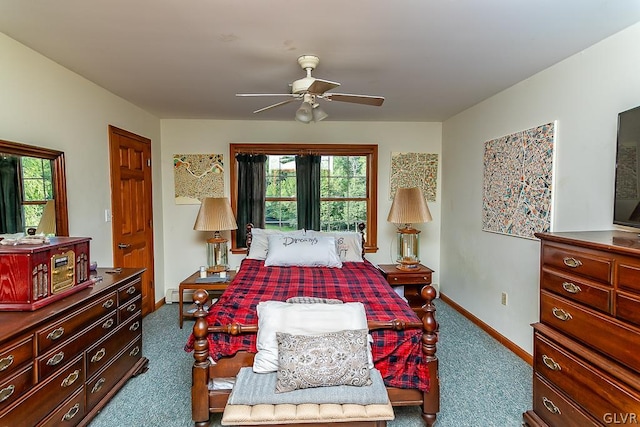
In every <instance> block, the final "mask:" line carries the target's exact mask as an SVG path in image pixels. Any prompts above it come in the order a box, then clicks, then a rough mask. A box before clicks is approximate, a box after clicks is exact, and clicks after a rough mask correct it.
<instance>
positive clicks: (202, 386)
mask: <svg viewBox="0 0 640 427" xmlns="http://www.w3.org/2000/svg"><path fill="white" fill-rule="evenodd" d="M208 300H209V294H208V293H207V291H205V290H203V289H198V290H197V291H195V292H194V293H193V301H194V302H195V304H196V307H197V308H196V311H195V313H194V314H193V315H194V317H195V318H196V323H195V325H193V335H194V337H195V341H194V344H193V358H194V359H195V360H194V362H193V368H192V374H191V375H192V378H193V379H192V381H193V383H192V384H191V418H192V419H193V421H194V423H195V427H208V426H209V417H210V414H209V392H208V385H209V365H210V362H209V341H207V326H208V325H207V320H206V316H207V312H206V311H205V309H204V305H205V304H206V302H207V301H208ZM179 308H180V309H181V310H182V307H179Z"/></svg>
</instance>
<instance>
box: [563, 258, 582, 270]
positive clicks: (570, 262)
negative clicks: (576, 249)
mask: <svg viewBox="0 0 640 427" xmlns="http://www.w3.org/2000/svg"><path fill="white" fill-rule="evenodd" d="M562 261H563V262H564V265H566V266H567V267H571V268H578V267H580V266H581V265H582V261H580V260H579V259H575V258H573V257H565V258H564V259H563V260H562Z"/></svg>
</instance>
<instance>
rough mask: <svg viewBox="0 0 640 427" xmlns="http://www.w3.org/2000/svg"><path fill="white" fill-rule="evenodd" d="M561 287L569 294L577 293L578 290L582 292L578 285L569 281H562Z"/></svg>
mask: <svg viewBox="0 0 640 427" xmlns="http://www.w3.org/2000/svg"><path fill="white" fill-rule="evenodd" d="M562 288H563V289H564V290H565V291H567V292H569V293H570V294H577V293H578V292H582V289H580V286H578V285H576V284H575V283H571V282H564V283H563V284H562Z"/></svg>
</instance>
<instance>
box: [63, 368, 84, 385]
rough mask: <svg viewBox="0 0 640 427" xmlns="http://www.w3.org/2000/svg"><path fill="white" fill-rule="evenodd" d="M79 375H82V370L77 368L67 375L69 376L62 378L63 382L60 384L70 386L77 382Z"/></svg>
mask: <svg viewBox="0 0 640 427" xmlns="http://www.w3.org/2000/svg"><path fill="white" fill-rule="evenodd" d="M79 377H80V371H79V370H77V369H76V370H75V371H73V372H72V373H70V374H69V375H67V378H65V379H64V380H62V383H61V384H60V385H61V386H62V387H69V386H70V385H71V384H73V383H75V382H76V380H77V379H78V378H79Z"/></svg>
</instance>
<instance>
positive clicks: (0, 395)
mask: <svg viewBox="0 0 640 427" xmlns="http://www.w3.org/2000/svg"><path fill="white" fill-rule="evenodd" d="M15 390H16V386H14V385H13V384H11V385H10V386H9V387H5V388H3V389H2V390H0V402H4V401H5V400H7V399H8V398H10V397H11V395H12V394H13V392H14V391H15Z"/></svg>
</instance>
